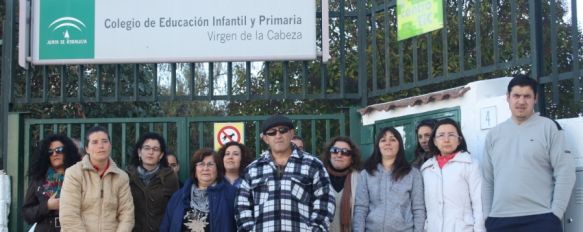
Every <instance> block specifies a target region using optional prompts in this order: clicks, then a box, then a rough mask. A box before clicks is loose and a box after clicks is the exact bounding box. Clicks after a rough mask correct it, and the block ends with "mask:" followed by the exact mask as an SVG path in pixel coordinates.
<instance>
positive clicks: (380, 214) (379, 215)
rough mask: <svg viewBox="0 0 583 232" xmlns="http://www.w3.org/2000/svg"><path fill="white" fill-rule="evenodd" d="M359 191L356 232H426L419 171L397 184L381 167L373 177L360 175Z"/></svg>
mask: <svg viewBox="0 0 583 232" xmlns="http://www.w3.org/2000/svg"><path fill="white" fill-rule="evenodd" d="M357 191H358V192H357V194H356V200H355V204H354V217H353V222H352V229H353V231H355V232H359V231H375V232H380V231H387V232H389V231H390V232H397V231H423V226H424V224H425V202H424V198H423V179H422V177H421V173H420V172H419V170H418V169H416V168H413V169H411V172H409V174H407V175H406V176H404V177H403V178H402V179H400V180H399V181H397V182H395V181H393V179H392V171H386V170H384V168H383V166H382V165H381V164H379V165H378V166H377V170H376V172H375V173H374V176H373V175H370V174H369V173H368V172H367V171H366V170H363V171H362V172H361V174H360V180H359V181H358V187H357Z"/></svg>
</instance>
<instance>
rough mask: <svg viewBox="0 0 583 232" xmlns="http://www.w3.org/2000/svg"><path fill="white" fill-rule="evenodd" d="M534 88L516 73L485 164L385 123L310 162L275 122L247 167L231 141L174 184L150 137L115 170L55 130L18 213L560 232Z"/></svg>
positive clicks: (148, 221) (74, 223) (70, 219)
mask: <svg viewBox="0 0 583 232" xmlns="http://www.w3.org/2000/svg"><path fill="white" fill-rule="evenodd" d="M536 88H537V84H536V82H535V81H534V80H533V79H530V78H528V77H526V76H517V77H515V78H514V79H513V80H512V81H511V82H510V83H509V85H508V92H507V100H508V103H509V108H510V110H511V113H512V117H511V118H510V119H508V120H507V121H505V122H503V123H501V124H500V125H498V126H497V127H496V128H494V129H492V130H491V131H490V132H489V134H488V136H487V138H486V142H485V149H484V157H483V160H482V162H478V159H476V158H475V157H473V156H472V155H471V154H470V152H469V151H468V148H467V147H468V146H467V144H466V140H465V137H464V135H463V133H462V130H461V127H460V125H459V124H458V123H457V122H456V121H455V120H452V119H447V118H446V119H441V120H424V121H422V122H421V123H420V124H419V125H418V126H417V128H416V133H417V136H418V140H417V142H418V144H417V149H416V151H415V159H414V160H413V162H411V163H409V162H408V161H407V159H406V156H405V149H404V144H403V138H402V136H401V134H400V133H399V131H398V130H397V129H395V128H393V127H386V128H382V129H380V131H379V132H378V134H377V136H376V137H375V140H374V147H373V151H372V154H370V156H369V157H368V158H367V159H366V160H365V161H364V162H363V163H362V164H361V162H362V160H361V157H362V156H361V153H360V150H359V148H358V146H357V145H356V144H355V143H354V142H353V141H352V140H351V139H350V138H349V137H343V136H339V137H334V138H332V139H331V140H330V141H329V142H328V143H327V144H325V145H324V149H323V154H322V155H321V157H320V158H318V157H315V156H313V155H311V154H309V153H307V152H306V151H304V149H303V145H304V144H303V142H302V141H301V138H300V137H297V136H296V135H295V130H294V125H293V122H292V121H291V120H290V119H289V118H287V117H285V116H283V115H275V116H272V117H270V118H268V119H266V120H265V121H264V122H263V123H262V124H261V139H262V140H263V142H265V143H266V144H267V145H268V147H269V149H268V150H266V151H264V152H263V153H262V154H260V155H258V157H257V159H254V157H253V155H252V154H251V152H250V151H249V150H248V149H247V148H246V147H245V145H243V144H240V143H237V142H230V143H227V144H225V145H224V146H223V147H221V148H220V149H219V151H218V152H215V151H214V150H212V149H208V148H202V149H199V150H197V151H196V152H195V153H194V154H193V155H192V157H191V160H190V163H189V165H188V168H189V178H188V179H187V180H185V182H184V183H182V184H181V183H180V182H179V179H178V177H177V175H176V172H177V171H178V168H180V166H179V164H178V161H177V160H176V157H174V156H169V155H168V150H167V147H166V143H165V140H164V138H163V137H162V136H160V135H159V134H156V133H151V132H149V133H146V134H144V135H142V137H141V138H140V139H139V140H138V141H137V143H136V144H135V147H134V151H133V153H132V161H131V165H130V166H129V167H128V168H127V169H126V170H122V169H120V168H118V167H117V165H116V164H115V162H114V161H113V160H112V159H111V158H110V153H111V149H112V147H111V142H110V139H109V135H108V132H107V131H106V130H105V129H104V128H102V127H93V128H91V129H90V130H89V131H88V132H87V134H86V138H85V144H86V147H85V149H84V152H83V153H84V155H83V156H80V155H79V152H78V150H77V147H76V146H75V144H74V143H73V142H72V141H71V140H70V139H69V138H67V137H66V136H61V135H53V136H48V137H47V138H45V139H44V140H43V141H41V143H40V146H39V149H38V150H39V154H38V160H37V161H36V162H35V163H33V164H32V166H31V169H30V172H29V177H30V184H29V188H28V191H27V195H26V199H25V202H24V206H23V215H24V218H25V220H26V221H27V222H28V223H30V224H33V223H36V231H60V230H62V231H132V230H133V231H201V232H202V231H221V232H222V231H225V232H228V231H338V232H347V231H440V232H449V231H454V232H455V231H486V230H487V231H561V230H562V229H561V228H562V227H561V221H560V219H561V217H562V216H563V213H564V212H565V210H566V207H567V204H568V201H569V197H570V194H571V190H572V188H573V185H574V181H575V171H574V167H573V158H572V157H571V155H570V153H569V151H568V150H566V149H565V146H564V141H563V138H562V136H563V134H562V130H561V128H560V126H559V125H558V124H556V123H554V122H553V121H552V120H550V119H547V118H544V117H541V116H538V115H536V114H535V113H534V102H535V101H536V97H537V94H536V93H537V92H536V91H537V89H536ZM294 140H296V141H294Z"/></svg>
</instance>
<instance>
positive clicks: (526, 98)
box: [482, 75, 575, 232]
mask: <svg viewBox="0 0 583 232" xmlns="http://www.w3.org/2000/svg"><path fill="white" fill-rule="evenodd" d="M506 99H507V101H508V105H509V108H510V111H511V113H512V117H511V118H510V119H508V120H506V121H505V122H503V123H501V124H499V125H498V126H496V127H495V128H493V129H492V130H491V131H490V132H489V133H488V136H487V137H486V143H485V151H484V161H483V174H484V175H483V176H484V181H483V183H482V184H483V190H484V194H483V198H484V199H483V200H484V204H483V206H484V215H485V216H487V217H488V218H487V219H486V229H487V230H488V231H513V232H514V231H518V232H520V231H528V232H533V231H534V232H537V231H541V232H542V231H544V232H548V231H562V226H561V220H560V219H561V218H562V217H563V214H564V213H565V210H566V208H567V205H568V203H569V198H570V196H571V191H572V190H573V185H574V183H575V168H574V166H573V162H574V160H573V157H572V156H571V154H570V152H569V151H568V150H566V148H565V141H564V138H563V130H562V129H561V127H560V126H559V124H557V123H556V122H554V121H553V120H551V119H548V118H545V117H541V116H539V115H537V114H535V113H534V104H535V102H536V99H537V82H536V81H535V80H534V79H531V78H529V77H528V76H525V75H517V76H515V77H514V78H513V79H512V80H511V81H510V83H509V84H508V92H507V98H506Z"/></svg>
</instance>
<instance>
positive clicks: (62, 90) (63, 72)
mask: <svg viewBox="0 0 583 232" xmlns="http://www.w3.org/2000/svg"><path fill="white" fill-rule="evenodd" d="M65 68H66V67H65V65H61V66H59V69H60V72H61V78H60V79H61V81H60V84H61V86H60V91H59V101H60V102H65V82H66V81H67V70H66V69H65Z"/></svg>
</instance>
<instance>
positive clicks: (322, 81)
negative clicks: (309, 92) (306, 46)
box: [320, 64, 328, 98]
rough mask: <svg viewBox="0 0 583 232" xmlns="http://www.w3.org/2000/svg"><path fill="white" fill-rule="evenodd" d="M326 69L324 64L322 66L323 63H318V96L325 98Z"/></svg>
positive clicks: (326, 86)
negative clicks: (319, 87)
mask: <svg viewBox="0 0 583 232" xmlns="http://www.w3.org/2000/svg"><path fill="white" fill-rule="evenodd" d="M327 71H328V69H327V68H326V66H324V65H323V64H320V86H321V87H322V88H321V89H320V97H321V98H325V96H326V89H327V88H328V85H327V83H328V82H327V81H326V78H327V77H328V76H327V75H326V73H327Z"/></svg>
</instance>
